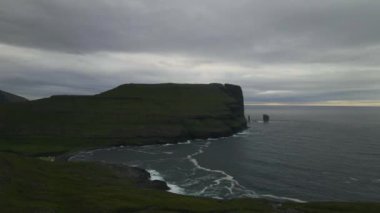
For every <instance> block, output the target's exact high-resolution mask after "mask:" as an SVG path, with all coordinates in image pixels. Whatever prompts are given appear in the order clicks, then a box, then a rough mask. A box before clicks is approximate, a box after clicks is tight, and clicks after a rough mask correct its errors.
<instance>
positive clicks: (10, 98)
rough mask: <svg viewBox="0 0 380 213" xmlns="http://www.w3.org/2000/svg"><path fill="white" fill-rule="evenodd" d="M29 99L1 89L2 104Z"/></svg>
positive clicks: (0, 102) (0, 100) (0, 98)
mask: <svg viewBox="0 0 380 213" xmlns="http://www.w3.org/2000/svg"><path fill="white" fill-rule="evenodd" d="M25 101H28V100H27V99H26V98H24V97H21V96H18V95H14V94H11V93H9V92H5V91H1V90H0V104H4V103H18V102H25Z"/></svg>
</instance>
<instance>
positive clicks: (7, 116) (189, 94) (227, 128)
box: [0, 84, 246, 155]
mask: <svg viewBox="0 0 380 213" xmlns="http://www.w3.org/2000/svg"><path fill="white" fill-rule="evenodd" d="M243 103H244V100H243V94H242V90H241V88H240V87H239V86H236V85H231V84H225V85H223V84H125V85H121V86H119V87H116V88H114V89H111V90H109V91H106V92H103V93H100V94H97V95H92V96H68V95H60V96H52V97H50V98H45V99H40V100H36V101H30V102H25V103H13V104H5V105H1V106H0V135H1V136H2V137H1V138H0V151H12V152H16V153H24V154H32V155H39V154H44V153H64V152H68V151H75V150H79V149H88V148H96V147H106V146H115V145H146V144H159V143H175V142H179V141H184V140H189V139H202V138H210V137H222V136H230V135H232V134H234V133H236V132H238V131H241V130H243V129H245V128H246V120H245V117H244V105H243Z"/></svg>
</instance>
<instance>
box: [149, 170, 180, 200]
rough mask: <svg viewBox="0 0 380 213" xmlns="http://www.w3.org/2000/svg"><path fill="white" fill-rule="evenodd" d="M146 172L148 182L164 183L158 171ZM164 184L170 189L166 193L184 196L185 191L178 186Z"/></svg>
mask: <svg viewBox="0 0 380 213" xmlns="http://www.w3.org/2000/svg"><path fill="white" fill-rule="evenodd" d="M146 171H147V172H149V174H150V180H160V181H165V179H164V178H163V177H162V175H161V174H160V173H159V172H158V171H156V170H153V169H149V170H146ZM165 182H166V184H167V185H168V187H169V188H170V189H169V190H168V192H171V193H174V194H182V195H184V194H186V193H185V189H183V188H181V187H180V186H178V185H175V184H172V183H169V182H167V181H165Z"/></svg>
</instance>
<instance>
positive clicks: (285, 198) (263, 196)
mask: <svg viewBox="0 0 380 213" xmlns="http://www.w3.org/2000/svg"><path fill="white" fill-rule="evenodd" d="M259 196H260V197H262V198H271V199H275V200H282V201H293V202H296V203H307V201H304V200H300V199H297V198H291V197H282V196H276V195H271V194H265V195H259Z"/></svg>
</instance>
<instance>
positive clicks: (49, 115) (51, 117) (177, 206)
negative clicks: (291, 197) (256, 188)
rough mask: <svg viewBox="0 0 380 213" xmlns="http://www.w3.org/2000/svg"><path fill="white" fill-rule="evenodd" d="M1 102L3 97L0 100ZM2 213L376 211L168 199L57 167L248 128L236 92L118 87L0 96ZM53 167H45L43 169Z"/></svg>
mask: <svg viewBox="0 0 380 213" xmlns="http://www.w3.org/2000/svg"><path fill="white" fill-rule="evenodd" d="M4 97H5V98H4ZM0 98H1V99H0V100H2V101H1V102H0V209H1V212H274V213H281V212H295V213H301V212H330V213H331V212H363V211H364V212H377V211H378V209H380V204H379V203H339V202H320V203H293V202H277V201H270V200H264V199H248V198H244V199H243V198H242V199H234V200H216V199H210V198H200V197H191V196H183V195H177V194H172V193H168V192H166V191H165V190H166V189H167V186H166V184H165V183H164V182H162V181H151V180H150V175H149V173H147V172H146V171H144V170H143V169H139V168H134V167H129V166H126V165H114V164H107V163H85V162H66V160H65V159H66V158H65V156H70V154H72V153H75V152H77V151H80V150H85V149H95V148H102V147H110V146H118V145H147V144H163V143H176V142H180V141H184V140H190V139H205V138H210V137H211V138H216V137H224V136H231V135H233V134H234V133H236V132H239V131H241V130H244V129H245V128H247V123H246V120H245V116H244V100H243V93H242V90H241V88H240V86H236V85H231V84H126V85H121V86H119V87H117V88H115V89H112V90H109V91H106V92H103V93H100V94H97V95H92V96H68V95H67V96H62V95H61V96H52V97H50V98H44V99H39V100H34V101H27V100H26V99H24V98H21V97H19V96H16V95H12V94H10V93H6V92H1V93H0ZM52 161H53V162H52Z"/></svg>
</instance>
